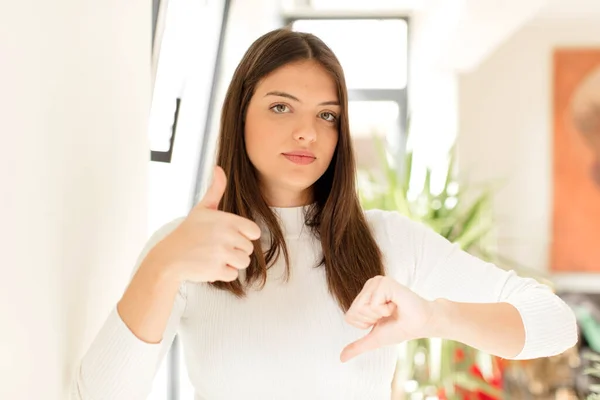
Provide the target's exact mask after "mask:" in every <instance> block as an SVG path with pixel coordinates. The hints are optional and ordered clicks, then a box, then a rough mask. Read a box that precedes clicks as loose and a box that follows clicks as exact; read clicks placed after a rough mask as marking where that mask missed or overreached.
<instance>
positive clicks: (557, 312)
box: [388, 214, 577, 359]
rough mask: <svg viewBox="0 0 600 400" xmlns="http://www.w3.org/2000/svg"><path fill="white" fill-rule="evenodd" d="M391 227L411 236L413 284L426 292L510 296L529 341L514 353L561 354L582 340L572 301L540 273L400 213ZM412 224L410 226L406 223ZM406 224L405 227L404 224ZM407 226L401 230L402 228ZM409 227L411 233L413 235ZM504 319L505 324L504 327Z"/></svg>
mask: <svg viewBox="0 0 600 400" xmlns="http://www.w3.org/2000/svg"><path fill="white" fill-rule="evenodd" d="M389 221H390V223H391V224H393V226H392V227H391V228H390V229H391V230H392V231H394V230H395V231H396V233H400V235H396V236H394V233H393V232H391V233H389V232H388V233H389V234H391V235H392V236H391V237H407V236H408V241H409V242H410V246H411V247H412V248H413V254H414V259H413V260H414V263H413V265H412V268H413V270H412V272H411V273H410V274H411V275H412V277H411V279H410V282H411V283H412V284H411V289H412V290H413V291H415V292H416V293H417V294H419V295H421V296H422V297H424V298H426V299H429V300H434V299H436V298H445V299H447V300H451V301H456V302H465V303H498V302H505V303H509V304H511V305H512V306H514V307H515V308H516V309H517V310H518V311H519V313H520V315H521V318H522V321H523V324H524V327H525V332H526V340H525V345H524V347H523V349H522V350H521V352H520V353H519V354H518V355H517V356H515V357H514V359H532V358H538V357H549V356H553V355H557V354H560V353H562V352H564V351H565V350H567V349H569V348H570V347H572V346H574V345H575V344H576V343H577V323H576V319H575V316H574V313H573V311H572V310H571V309H570V307H569V306H568V305H567V304H566V303H565V302H564V301H563V300H562V299H561V298H560V297H558V296H557V295H555V294H554V293H553V292H552V290H551V289H550V288H549V287H548V286H546V285H543V284H541V283H539V282H537V281H536V280H534V279H531V278H522V277H519V276H518V275H517V274H516V273H515V272H514V271H506V270H503V269H501V268H499V267H497V266H495V265H493V264H491V263H487V262H484V261H482V260H480V259H478V258H476V257H474V256H472V255H470V254H469V253H467V252H465V251H463V250H461V249H460V247H459V246H458V245H456V244H453V243H451V242H449V241H448V240H447V239H445V238H444V237H442V236H441V235H439V234H437V233H436V232H434V231H433V230H431V229H429V228H428V227H426V226H425V225H423V224H420V223H416V222H413V221H410V220H408V218H405V217H402V216H400V215H399V214H396V216H395V217H393V218H390V219H389ZM407 224H408V225H409V226H410V228H409V229H407V228H406V225H407ZM402 226H404V227H402ZM398 231H401V232H398ZM407 233H408V235H407ZM501 323H502V322H501V321H499V323H498V325H499V327H498V328H499V329H501Z"/></svg>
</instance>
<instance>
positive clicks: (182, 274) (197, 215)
mask: <svg viewBox="0 0 600 400" xmlns="http://www.w3.org/2000/svg"><path fill="white" fill-rule="evenodd" d="M226 184H227V178H226V176H225V172H224V171H223V169H222V168H221V167H216V168H215V173H214V178H213V182H212V184H211V186H210V187H209V188H208V190H207V192H206V194H205V195H204V198H203V199H202V200H201V201H200V202H199V203H198V204H197V205H196V206H195V207H194V208H193V209H192V210H191V211H190V213H189V214H188V216H187V218H186V219H185V220H184V221H183V222H182V223H181V224H180V225H179V226H178V227H177V228H176V229H175V230H174V231H173V232H172V233H171V234H170V235H168V236H167V237H166V238H165V239H164V240H163V241H161V242H160V243H158V244H157V245H156V246H155V247H154V249H152V251H151V252H150V254H149V257H152V260H153V263H157V264H159V265H163V266H164V268H169V272H172V273H173V274H175V277H176V279H178V280H180V281H189V282H215V281H224V282H231V281H234V280H236V279H237V277H238V274H239V271H240V270H241V269H245V268H247V267H248V265H249V264H250V255H251V254H252V252H253V251H254V245H253V243H252V241H253V240H257V239H258V238H259V237H260V228H259V227H258V225H257V224H256V223H254V222H253V221H251V220H249V219H246V218H243V217H240V216H238V215H235V214H232V213H227V212H223V211H219V210H217V208H218V205H219V202H220V201H221V198H222V197H223V193H224V192H225V187H226Z"/></svg>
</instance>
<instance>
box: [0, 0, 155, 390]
mask: <svg viewBox="0 0 600 400" xmlns="http://www.w3.org/2000/svg"><path fill="white" fill-rule="evenodd" d="M150 14H151V5H150V3H149V2H147V1H141V0H133V1H127V2H117V1H108V2H80V1H76V0H59V1H43V0H38V1H35V0H20V1H13V2H10V3H9V4H6V5H4V7H3V10H2V12H1V13H0V57H1V61H0V87H1V88H2V90H1V91H0V121H1V128H0V135H2V144H3V151H2V157H0V184H1V187H2V189H1V194H0V221H1V222H2V230H1V231H2V237H1V241H0V243H1V246H2V249H1V252H2V262H1V263H0V268H1V271H2V272H1V273H2V275H1V276H2V280H1V283H0V285H1V286H0V316H1V318H2V329H1V330H0V381H1V382H2V383H1V384H0V398H2V399H12V400H21V399H22V400H31V399H44V400H46V399H48V400H64V399H65V398H67V395H66V392H65V384H66V381H67V380H68V379H69V375H70V372H71V369H72V367H73V366H74V361H75V360H76V359H77V358H78V357H79V356H80V355H81V352H82V351H83V350H84V348H85V346H87V344H88V343H89V342H90V341H91V339H92V336H93V335H94V334H95V332H96V331H97V329H98V328H99V326H100V324H101V323H102V322H103V320H104V318H105V317H106V315H107V313H108V311H109V309H110V307H112V306H113V304H114V303H115V301H116V300H118V297H119V296H120V294H121V292H122V290H123V288H124V286H125V284H126V281H127V279H128V277H129V274H130V270H131V267H132V265H133V262H134V261H135V258H136V257H137V253H138V251H139V250H140V248H141V246H142V245H143V242H144V241H145V238H146V227H145V224H146V198H147V193H146V187H147V182H146V180H147V159H148V144H147V133H146V124H147V114H148V108H149V87H150V86H149V79H150V71H149V66H150V40H151V38H150V35H151V33H150V20H151V15H150Z"/></svg>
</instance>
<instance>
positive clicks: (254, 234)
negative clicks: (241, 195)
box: [226, 213, 261, 240]
mask: <svg viewBox="0 0 600 400" xmlns="http://www.w3.org/2000/svg"><path fill="white" fill-rule="evenodd" d="M226 214H228V218H229V220H230V222H231V224H232V225H233V226H234V227H235V228H236V229H237V230H238V231H239V232H240V233H241V234H242V235H244V236H245V237H247V238H248V239H250V240H257V239H259V238H260V234H261V232H260V228H259V226H258V225H257V224H256V222H254V221H251V220H249V219H248V218H244V217H240V216H239V215H236V214H232V213H226Z"/></svg>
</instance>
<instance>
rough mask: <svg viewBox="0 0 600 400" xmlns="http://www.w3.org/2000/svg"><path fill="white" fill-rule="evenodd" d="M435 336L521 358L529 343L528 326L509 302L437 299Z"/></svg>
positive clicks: (433, 334)
mask: <svg viewBox="0 0 600 400" xmlns="http://www.w3.org/2000/svg"><path fill="white" fill-rule="evenodd" d="M433 305H434V308H433V310H434V312H433V315H434V318H433V319H432V325H433V328H432V336H434V337H441V338H444V339H449V340H455V341H458V342H461V343H465V344H468V345H469V346H471V347H474V348H476V349H479V350H482V351H484V352H486V353H489V354H494V355H497V356H500V357H503V358H508V359H512V358H515V357H517V356H518V355H519V354H520V353H521V351H522V350H523V347H524V346H525V326H524V325H523V321H522V320H521V314H520V313H519V311H518V310H517V309H516V308H515V307H514V306H512V305H511V304H509V303H492V304H477V303H457V302H454V301H449V300H445V299H438V300H435V301H434V304H433Z"/></svg>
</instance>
